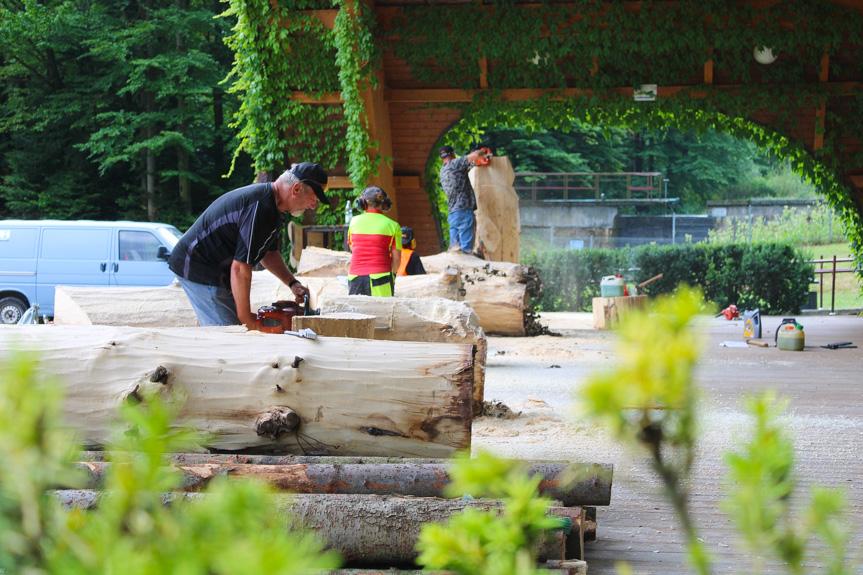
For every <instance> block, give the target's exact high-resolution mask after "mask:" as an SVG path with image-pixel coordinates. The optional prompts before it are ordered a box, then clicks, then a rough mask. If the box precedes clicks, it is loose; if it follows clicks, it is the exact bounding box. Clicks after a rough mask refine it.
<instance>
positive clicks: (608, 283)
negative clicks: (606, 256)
mask: <svg viewBox="0 0 863 575" xmlns="http://www.w3.org/2000/svg"><path fill="white" fill-rule="evenodd" d="M599 294H600V295H601V296H602V297H623V278H622V277H618V276H605V277H604V278H602V281H600V282H599Z"/></svg>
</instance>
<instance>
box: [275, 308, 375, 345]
mask: <svg viewBox="0 0 863 575" xmlns="http://www.w3.org/2000/svg"><path fill="white" fill-rule="evenodd" d="M291 329H292V330H293V331H299V330H301V329H310V330H312V331H313V332H315V333H316V334H317V335H319V336H320V335H323V336H330V337H357V338H360V339H374V338H375V316H373V315H367V314H362V313H350V312H343V313H329V314H326V315H323V314H322V315H306V316H301V315H295V316H294V317H293V319H292V320H291Z"/></svg>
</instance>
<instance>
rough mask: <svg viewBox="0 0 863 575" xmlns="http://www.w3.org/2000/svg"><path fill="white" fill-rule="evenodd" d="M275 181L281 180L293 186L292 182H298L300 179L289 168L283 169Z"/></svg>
mask: <svg viewBox="0 0 863 575" xmlns="http://www.w3.org/2000/svg"><path fill="white" fill-rule="evenodd" d="M276 181H282V182H285V183H286V184H288V185H289V186H293V185H294V184H296V183H299V181H300V179H299V178H298V177H297V176H296V175H295V174H294V173H293V172H292V171H291V170H285V173H283V174H282V175H281V176H279V177H278V178H277V179H276Z"/></svg>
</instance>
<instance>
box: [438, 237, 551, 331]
mask: <svg viewBox="0 0 863 575" xmlns="http://www.w3.org/2000/svg"><path fill="white" fill-rule="evenodd" d="M421 259H422V263H423V266H424V267H425V269H426V270H427V271H428V272H429V273H432V272H436V271H437V270H439V269H444V268H456V269H458V270H459V272H461V274H462V279H463V281H464V290H465V296H464V301H466V302H467V303H468V304H470V306H471V307H472V308H473V309H474V311H476V314H477V315H478V316H479V321H480V325H481V326H482V328H483V329H484V330H485V332H486V333H487V334H490V335H515V336H523V335H538V334H540V333H544V332H545V329H544V328H543V327H542V326H541V325H539V322H538V321H537V319H536V316H535V314H534V313H533V312H532V311H531V310H532V306H531V301H530V300H531V297H539V296H540V295H541V293H542V285H541V283H540V280H539V274H538V273H537V271H536V269H534V268H533V267H531V266H525V265H521V264H513V263H508V262H487V261H485V260H482V259H480V258H477V257H474V256H470V255H467V254H462V253H453V252H444V253H440V254H437V255H434V256H426V257H423V258H421Z"/></svg>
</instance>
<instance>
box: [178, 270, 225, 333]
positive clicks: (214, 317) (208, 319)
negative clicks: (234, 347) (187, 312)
mask: <svg viewBox="0 0 863 575" xmlns="http://www.w3.org/2000/svg"><path fill="white" fill-rule="evenodd" d="M177 280H179V282H180V287H182V288H183V291H184V292H186V297H188V298H189V303H191V304H192V309H194V310H195V315H196V316H197V317H198V324H199V325H201V326H205V325H239V324H240V318H238V317H237V305H236V304H235V303H234V294H232V293H231V292H230V291H228V290H226V289H225V288H220V287H216V286H206V285H203V284H199V283H195V282H192V281H189V280H187V279H184V278H181V277H179V276H178V277H177Z"/></svg>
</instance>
